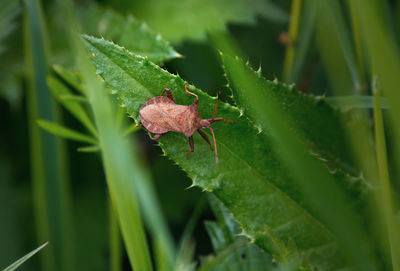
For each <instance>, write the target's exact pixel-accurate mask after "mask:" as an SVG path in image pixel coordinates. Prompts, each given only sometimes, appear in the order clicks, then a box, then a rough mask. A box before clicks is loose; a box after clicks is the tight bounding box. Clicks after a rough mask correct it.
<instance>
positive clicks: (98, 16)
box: [81, 4, 182, 64]
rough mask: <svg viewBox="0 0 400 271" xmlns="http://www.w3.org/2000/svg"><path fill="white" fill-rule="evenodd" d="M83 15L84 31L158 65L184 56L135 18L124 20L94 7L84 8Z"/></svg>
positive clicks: (110, 12) (117, 15)
mask: <svg viewBox="0 0 400 271" xmlns="http://www.w3.org/2000/svg"><path fill="white" fill-rule="evenodd" d="M81 12H82V13H83V17H84V18H83V23H82V25H83V26H84V29H83V31H84V32H86V33H87V34H91V35H95V36H101V37H104V38H105V39H108V40H113V41H115V42H117V43H118V44H120V45H121V46H124V47H125V48H127V49H128V50H130V51H131V52H133V53H134V54H137V55H140V56H147V57H148V58H149V59H150V60H151V61H153V62H155V63H158V64H162V63H164V62H166V61H168V60H171V59H173V58H177V57H182V56H181V55H180V54H179V53H177V52H176V51H175V50H174V49H173V48H172V47H171V46H170V45H169V43H168V42H167V41H166V40H164V39H163V38H162V37H161V36H160V35H158V34H156V33H153V32H152V31H151V30H150V29H149V28H148V27H147V25H146V24H145V23H142V22H139V21H138V20H136V19H135V18H134V17H133V16H131V15H127V16H125V17H124V16H122V15H121V14H118V13H117V12H115V11H113V10H111V9H103V8H100V7H99V6H97V5H94V4H91V5H88V6H87V7H85V8H83V9H82V10H81ZM90 25H91V27H90ZM88 26H89V27H88Z"/></svg>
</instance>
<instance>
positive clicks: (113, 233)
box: [109, 202, 122, 271]
mask: <svg viewBox="0 0 400 271" xmlns="http://www.w3.org/2000/svg"><path fill="white" fill-rule="evenodd" d="M109 220H110V271H121V270H122V255H121V254H122V244H121V237H120V231H119V225H118V215H117V213H116V211H115V210H114V208H113V206H112V205H111V202H110V204H109Z"/></svg>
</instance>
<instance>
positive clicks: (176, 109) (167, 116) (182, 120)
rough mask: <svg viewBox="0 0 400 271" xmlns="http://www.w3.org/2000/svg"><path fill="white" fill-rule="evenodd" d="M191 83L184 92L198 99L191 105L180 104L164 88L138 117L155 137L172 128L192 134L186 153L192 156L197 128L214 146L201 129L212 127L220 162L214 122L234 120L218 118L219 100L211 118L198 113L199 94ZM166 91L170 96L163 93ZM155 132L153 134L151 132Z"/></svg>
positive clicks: (216, 155)
mask: <svg viewBox="0 0 400 271" xmlns="http://www.w3.org/2000/svg"><path fill="white" fill-rule="evenodd" d="M187 86H188V83H187V82H186V85H185V92H186V93H188V94H190V95H193V96H195V97H196V98H195V100H194V101H193V103H192V104H191V105H189V106H187V105H179V104H176V103H175V101H174V97H173V96H172V93H171V91H170V90H169V89H168V88H165V89H164V90H163V91H162V92H161V94H160V96H157V97H154V98H152V99H149V100H148V101H147V102H146V103H145V104H144V105H143V106H142V107H141V108H140V111H139V119H140V121H141V122H142V125H143V126H144V127H145V128H146V129H147V133H148V134H149V137H150V138H151V139H152V140H157V139H159V138H160V137H161V136H163V135H164V134H166V133H168V132H170V131H173V132H178V133H182V134H184V135H185V136H187V137H188V138H189V145H190V149H189V150H186V157H187V159H189V152H194V142H193V133H194V132H196V131H197V132H198V133H199V134H200V135H201V136H202V137H203V138H204V140H205V141H206V142H207V143H208V145H210V149H211V151H212V150H213V148H212V145H211V142H210V140H209V139H208V137H207V135H206V134H205V133H204V132H203V131H201V130H200V129H210V131H211V134H212V136H213V140H214V149H215V161H216V163H217V164H218V152H217V143H216V141H215V135H214V130H213V129H212V128H211V124H212V123H213V122H216V121H224V122H232V121H227V120H224V119H223V118H215V113H216V112H217V107H218V100H217V103H216V105H215V110H214V115H213V117H212V118H211V119H202V118H201V117H200V114H199V109H198V107H197V103H198V102H199V97H198V96H197V95H196V94H194V93H192V92H190V91H188V89H187ZM164 93H166V94H167V97H165V96H162V95H163V94H164ZM150 132H151V133H154V136H152V135H151V133H150Z"/></svg>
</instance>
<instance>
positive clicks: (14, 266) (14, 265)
mask: <svg viewBox="0 0 400 271" xmlns="http://www.w3.org/2000/svg"><path fill="white" fill-rule="evenodd" d="M48 243H49V242H46V243H44V244H43V245H41V246H40V247H38V248H37V249H35V250H32V251H31V252H29V253H28V254H26V255H25V256H23V257H22V258H20V259H18V260H17V261H15V262H13V263H12V264H11V265H9V266H8V267H6V268H5V269H3V271H14V270H15V269H17V268H18V267H19V266H20V265H21V264H23V263H24V262H26V261H27V260H29V258H30V257H32V256H33V255H35V254H36V253H37V252H39V251H40V250H41V249H42V248H44V247H45V246H47V245H48Z"/></svg>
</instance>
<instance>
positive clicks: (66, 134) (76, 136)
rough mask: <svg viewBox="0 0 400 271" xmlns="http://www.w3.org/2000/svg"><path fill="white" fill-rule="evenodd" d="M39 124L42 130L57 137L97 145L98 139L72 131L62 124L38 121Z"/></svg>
mask: <svg viewBox="0 0 400 271" xmlns="http://www.w3.org/2000/svg"><path fill="white" fill-rule="evenodd" d="M37 123H38V125H39V126H40V127H41V128H42V129H44V130H46V131H47V132H49V133H52V134H54V135H56V136H59V137H62V138H65V139H70V140H75V141H81V142H86V143H92V144H97V141H96V139H94V138H93V137H90V136H87V135H84V134H82V133H79V132H77V131H74V130H71V129H69V128H66V127H64V126H62V125H60V124H57V123H54V122H50V121H47V120H38V121H37Z"/></svg>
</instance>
